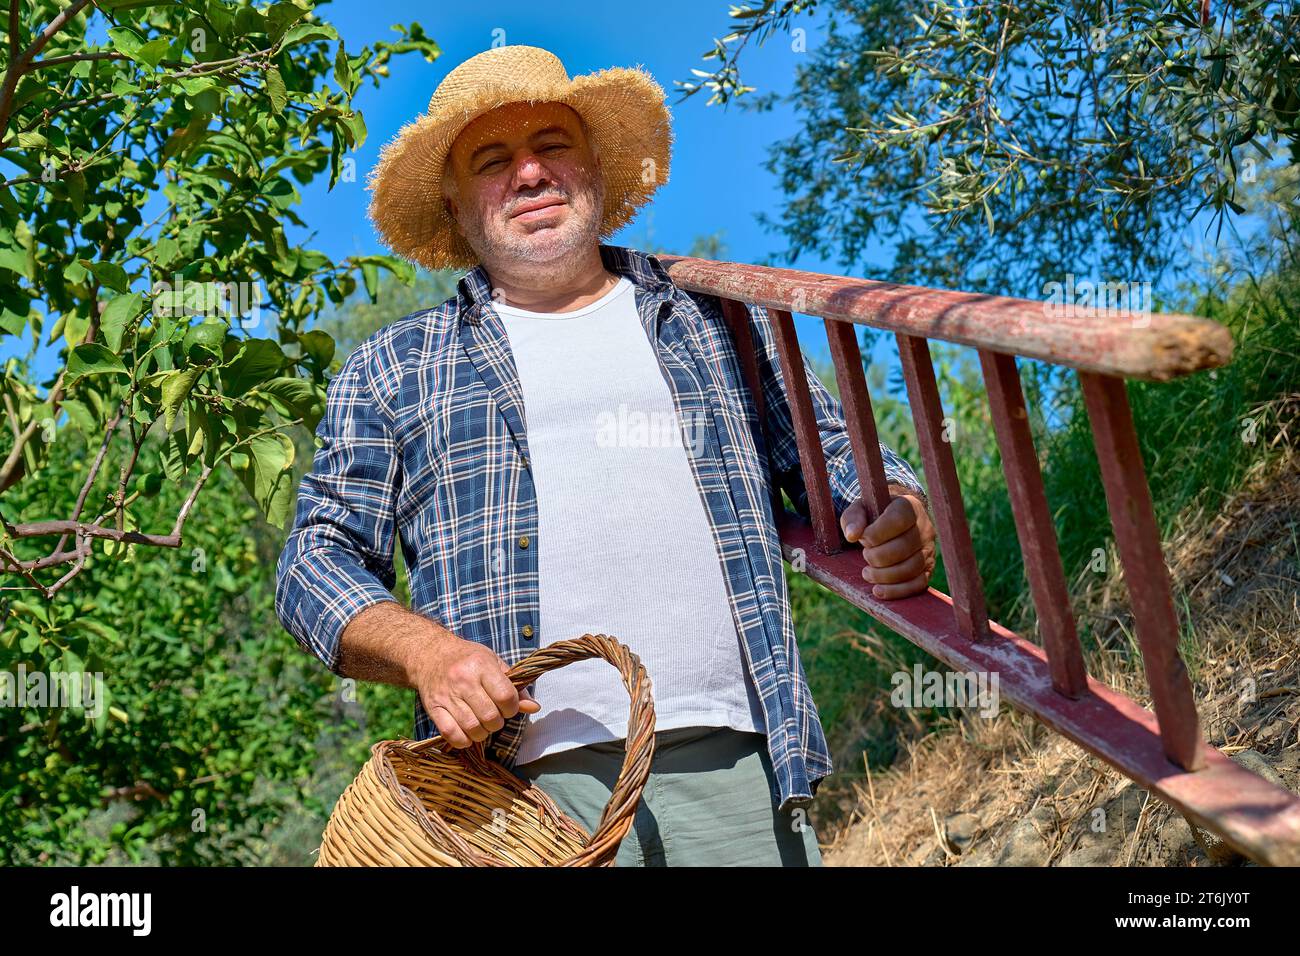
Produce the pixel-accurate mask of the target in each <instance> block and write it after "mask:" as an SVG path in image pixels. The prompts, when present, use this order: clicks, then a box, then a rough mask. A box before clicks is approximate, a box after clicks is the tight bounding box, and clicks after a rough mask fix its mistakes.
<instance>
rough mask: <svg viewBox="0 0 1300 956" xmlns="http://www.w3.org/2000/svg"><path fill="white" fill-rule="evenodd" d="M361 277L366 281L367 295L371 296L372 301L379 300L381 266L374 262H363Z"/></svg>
mask: <svg viewBox="0 0 1300 956" xmlns="http://www.w3.org/2000/svg"><path fill="white" fill-rule="evenodd" d="M361 278H362V279H364V280H365V283H366V295H368V296H370V301H371V302H376V303H377V302H378V301H379V266H377V265H375V264H374V263H373V262H363V263H362V264H361Z"/></svg>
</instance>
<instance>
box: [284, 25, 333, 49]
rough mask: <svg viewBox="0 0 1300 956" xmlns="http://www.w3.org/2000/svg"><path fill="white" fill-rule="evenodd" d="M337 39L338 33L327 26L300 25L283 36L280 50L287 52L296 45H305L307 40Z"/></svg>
mask: <svg viewBox="0 0 1300 956" xmlns="http://www.w3.org/2000/svg"><path fill="white" fill-rule="evenodd" d="M338 38H339V35H338V32H337V31H336V30H335V29H334V28H333V27H332V26H329V25H328V24H324V23H300V24H298V25H297V26H296V27H294V28H293V29H292V30H290V31H289V32H288V33H286V34H285V35H284V42H283V43H282V44H281V48H282V49H286V50H287V49H288V48H289V47H291V46H293V45H295V44H297V43H306V42H307V41H308V40H337V39H338Z"/></svg>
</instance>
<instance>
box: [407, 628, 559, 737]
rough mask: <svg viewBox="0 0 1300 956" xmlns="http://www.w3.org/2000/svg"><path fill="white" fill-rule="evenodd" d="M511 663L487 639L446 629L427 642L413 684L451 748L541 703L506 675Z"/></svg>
mask: <svg viewBox="0 0 1300 956" xmlns="http://www.w3.org/2000/svg"><path fill="white" fill-rule="evenodd" d="M508 670H510V666H509V665H508V664H506V662H505V661H503V660H502V659H501V658H500V657H499V656H497V654H496V653H495V652H494V651H493V650H492V649H491V648H490V647H487V646H486V645H483V644H479V643H477V642H475V641H467V640H465V639H464V638H462V637H457V636H456V635H454V634H452V633H451V632H450V631H444V632H443V636H442V637H440V638H439V639H438V640H436V641H432V642H430V643H429V644H428V645H426V650H425V652H424V653H422V654H421V655H420V659H419V661H418V663H417V664H416V667H415V672H414V675H413V676H414V684H415V686H416V689H417V690H418V691H419V693H420V699H421V701H423V702H424V709H425V711H426V712H427V713H428V714H429V717H430V718H431V719H432V720H433V722H434V724H435V725H437V728H438V732H439V733H440V734H442V736H443V737H445V738H446V739H447V742H448V743H449V744H451V745H452V746H453V747H456V748H463V747H468V746H470V745H471V744H472V743H476V742H478V741H480V740H487V738H488V737H489V736H491V735H492V734H493V733H495V732H496V731H498V730H500V729H501V728H502V727H503V726H505V722H506V718H508V717H513V716H515V715H516V714H518V713H520V712H522V713H526V714H535V713H537V712H538V711H539V710H541V709H542V705H541V704H539V703H538V702H537V701H536V700H534V699H533V697H532V695H531V694H529V693H528V691H527V690H523V691H516V690H515V685H514V684H513V683H511V681H510V679H509V678H508V677H506V676H505V675H506V671H508Z"/></svg>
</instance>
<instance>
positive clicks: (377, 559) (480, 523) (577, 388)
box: [277, 47, 934, 865]
mask: <svg viewBox="0 0 1300 956" xmlns="http://www.w3.org/2000/svg"><path fill="white" fill-rule="evenodd" d="M663 99H664V93H663V90H662V89H661V88H660V87H659V86H658V85H657V84H655V83H654V82H653V80H651V79H650V78H649V77H648V76H647V75H646V74H644V73H642V72H641V71H639V70H628V69H612V70H606V71H602V72H600V73H596V74H592V75H589V76H584V77H579V78H577V79H576V80H573V81H570V80H569V78H568V75H567V73H566V72H565V70H564V68H563V66H562V65H561V64H560V61H559V60H558V59H556V58H555V57H554V56H553V55H551V54H550V53H547V52H546V51H543V50H539V49H537V48H534V47H501V48H497V49H493V50H490V51H488V52H486V53H482V54H479V55H478V56H476V57H473V58H471V59H470V60H468V61H466V62H465V63H463V64H461V65H460V66H458V67H457V68H456V69H455V70H453V71H452V73H451V74H450V75H448V77H447V78H446V79H445V80H444V81H443V82H442V84H441V85H440V86H439V88H438V90H437V92H435V94H434V97H433V100H432V102H431V103H430V106H429V112H428V115H426V116H425V117H422V118H421V119H420V120H419V121H417V122H416V123H413V124H411V125H409V126H407V127H406V128H405V129H404V130H403V131H402V133H401V134H400V135H399V136H398V137H397V139H395V140H394V142H393V143H391V144H389V145H388V146H387V147H385V149H384V151H383V155H382V157H381V161H380V163H379V165H378V166H377V167H376V169H375V171H374V173H373V175H372V188H373V190H374V197H373V200H372V205H371V217H372V219H373V220H374V221H375V223H376V226H377V227H378V230H379V232H380V235H381V236H382V237H383V239H384V241H385V243H386V244H387V245H389V247H390V248H392V249H393V250H394V251H395V252H397V253H398V254H400V255H403V256H406V257H407V258H409V259H410V260H411V261H413V262H416V263H419V264H421V265H424V266H426V267H428V268H431V269H442V268H448V267H458V268H461V267H471V266H472V267H473V268H472V269H471V270H470V271H469V272H468V273H467V274H466V275H465V276H464V277H463V278H462V279H461V280H460V283H459V286H458V294H457V295H456V296H455V297H453V298H451V299H449V300H447V301H446V302H444V303H442V305H440V306H438V307H437V308H434V309H430V310H428V311H425V312H420V313H416V314H414V315H410V316H406V317H405V318H402V319H399V320H397V321H395V322H393V323H392V324H391V325H389V326H387V327H385V328H384V329H382V330H380V331H379V332H378V333H376V334H375V335H374V336H372V337H371V338H370V339H368V340H367V341H366V342H365V343H363V344H362V345H361V346H360V347H359V348H357V350H356V351H355V352H354V353H353V354H352V355H351V356H350V357H349V358H348V360H347V361H346V362H345V363H344V365H343V368H342V369H341V370H340V372H339V374H338V376H337V377H336V378H335V379H334V381H333V382H332V383H331V386H330V390H329V399H328V405H327V409H326V412H325V415H324V417H323V419H322V421H321V424H320V428H319V430H318V436H319V439H320V442H321V446H320V449H319V451H318V452H317V454H316V458H315V461H314V463H313V470H312V472H311V474H309V475H308V476H307V477H306V478H304V480H303V483H302V487H301V490H300V494H299V501H298V509H297V520H296V524H295V527H294V529H293V532H292V533H291V535H290V536H289V539H288V543H287V544H286V546H285V549H284V553H283V554H282V556H281V558H280V563H279V586H278V590H277V610H278V612H279V615H280V618H281V620H282V621H283V623H284V625H285V627H286V628H287V629H288V630H289V631H290V632H292V633H293V634H294V636H295V637H296V638H297V640H298V641H299V642H300V643H301V644H302V645H303V646H304V647H305V648H308V649H310V650H311V651H313V652H314V653H316V654H317V655H318V656H320V658H321V659H322V660H323V661H324V662H325V663H326V665H327V666H328V667H329V668H330V669H331V670H332V671H333V672H335V673H337V674H340V675H347V676H351V677H354V678H357V679H360V680H372V681H383V682H386V683H391V684H396V685H398V686H403V687H410V688H414V689H415V690H417V691H418V694H417V704H416V728H415V736H416V738H418V739H423V738H427V737H431V736H433V735H435V734H441V735H442V736H443V737H445V738H446V740H447V742H448V743H449V745H451V746H453V747H468V746H470V745H471V744H472V743H474V742H479V741H488V744H487V745H486V746H487V748H488V753H489V754H490V755H492V756H494V757H495V758H496V759H498V760H500V761H501V762H503V763H504V764H505V765H506V766H508V767H511V768H512V769H513V771H514V772H515V773H516V774H517V775H519V776H520V777H522V778H523V779H527V780H532V781H535V782H536V783H537V784H538V785H539V786H541V787H542V789H543V790H545V791H546V792H547V793H548V794H550V795H551V796H552V797H553V798H554V799H555V800H556V802H557V803H558V804H559V806H560V807H561V809H563V810H565V812H567V813H569V814H570V815H571V816H573V817H574V818H575V819H577V820H579V821H580V822H581V823H582V824H583V825H584V826H586V827H587V829H588V830H589V831H591V830H594V829H595V827H596V824H597V822H598V820H599V818H600V814H601V812H602V810H603V808H604V804H605V802H606V801H607V800H608V798H609V794H610V790H611V787H612V785H613V782H614V779H615V777H616V776H617V773H618V769H619V766H620V765H621V763H622V758H623V750H624V746H625V738H626V735H627V716H628V709H629V701H628V697H627V693H626V691H625V690H624V689H623V688H622V685H621V683H620V682H619V679H618V675H617V673H616V672H615V671H614V670H613V669H612V668H610V667H609V665H608V664H607V663H605V662H603V661H599V660H586V661H581V662H578V663H575V664H571V665H569V666H567V667H563V668H559V669H556V670H553V671H550V672H548V673H547V674H545V675H543V676H542V677H541V678H539V679H538V681H537V682H536V683H535V684H534V685H533V686H532V687H530V688H528V689H526V690H525V691H524V692H522V693H517V692H516V690H515V688H514V686H513V685H512V684H511V682H510V681H509V680H508V679H507V678H506V677H505V676H504V675H505V672H506V671H507V670H508V669H509V667H510V666H511V665H513V664H515V663H517V662H518V661H520V660H522V659H523V658H525V657H527V656H528V655H529V654H530V653H532V652H533V651H534V650H536V649H537V648H538V647H542V646H546V645H547V644H550V643H553V642H555V641H559V640H565V639H568V638H573V637H579V636H581V635H582V634H584V633H605V634H609V635H611V636H613V637H615V638H617V639H618V640H620V641H621V642H623V643H625V644H626V645H627V646H629V647H630V648H631V649H632V650H633V651H634V652H636V653H637V654H638V655H639V657H640V658H641V661H642V663H643V664H644V665H645V667H646V670H647V673H648V674H649V676H650V679H651V682H652V685H653V694H654V698H653V699H654V704H655V711H656V729H657V732H658V733H657V737H656V750H655V756H654V761H653V764H652V768H651V774H650V778H649V781H648V782H647V785H646V787H645V790H644V791H643V794H642V802H641V805H640V807H639V808H638V811H637V816H636V819H635V823H634V828H633V830H632V831H630V832H629V834H628V837H627V838H626V839H625V840H624V841H623V844H622V845H621V846H620V849H619V853H618V857H617V861H616V862H617V863H618V864H619V865H679V864H680V865H690V864H773V865H818V864H820V859H821V858H820V853H819V851H818V847H817V840H816V836H815V834H814V832H813V829H812V827H811V825H810V824H809V823H808V821H807V819H806V811H805V810H804V808H805V807H806V805H807V804H808V803H809V802H811V799H812V796H813V792H814V790H815V788H816V786H817V784H818V782H819V781H820V780H821V779H822V778H823V777H824V776H825V775H826V774H827V773H829V772H830V770H831V763H830V758H829V755H828V753H827V750H826V742H825V737H824V734H823V731H822V728H821V725H820V722H819V719H818V715H817V710H816V706H815V704H814V703H813V701H812V698H811V696H810V694H809V691H808V685H807V681H806V678H805V675H804V672H803V667H802V664H801V663H800V661H799V656H798V648H797V646H796V644H795V640H794V631H793V626H792V622H791V620H790V609H789V601H788V598H787V594H786V587H785V578H784V573H783V567H782V563H781V551H780V545H779V541H778V539H777V535H776V530H775V526H774V524H773V517H772V510H771V501H770V495H771V489H772V484H771V480H772V478H773V477H775V478H776V480H777V481H778V482H779V483H780V486H781V487H783V488H785V490H786V491H787V492H788V493H789V494H790V496H791V498H792V500H794V501H795V502H796V505H797V507H798V508H799V509H800V510H801V511H802V512H803V513H804V514H806V513H807V493H806V489H805V488H804V487H803V481H802V476H801V474H800V472H799V464H798V453H797V450H796V447H795V442H794V434H793V426H792V423H791V419H790V411H789V406H788V403H787V401H786V396H785V393H784V390H783V387H782V384H781V380H780V376H779V368H778V366H777V360H776V351H775V346H774V343H773V340H772V331H771V326H770V323H769V321H768V318H767V315H766V311H765V310H764V309H762V308H760V307H751V308H750V310H749V311H750V317H751V320H752V323H753V329H754V333H755V335H754V338H755V341H756V342H758V343H761V345H762V354H761V355H760V356H759V365H760V374H761V379H762V388H763V391H764V397H765V400H766V403H767V410H768V411H767V416H768V422H767V428H766V429H759V428H758V422H757V416H756V414H755V413H754V411H753V407H754V402H753V397H752V396H751V395H750V394H749V391H748V389H747V387H746V386H745V384H744V381H743V378H742V373H741V365H740V361H739V358H738V356H737V354H736V352H735V348H734V345H733V343H732V342H731V340H730V338H729V336H728V332H727V328H726V325H725V322H724V321H723V318H722V314H721V309H720V303H719V301H718V300H717V298H716V297H709V296H699V295H691V294H688V293H686V292H683V291H682V290H680V289H678V288H677V287H676V286H675V285H673V283H672V281H671V280H670V279H669V278H668V276H667V273H666V271H665V270H664V268H663V266H662V265H661V264H660V263H659V261H658V260H657V259H656V258H654V257H653V256H646V255H643V254H641V253H638V252H635V251H634V250H630V249H624V248H620V247H617V246H610V245H604V244H602V243H601V241H600V239H601V237H602V236H605V235H609V234H610V233H612V232H613V231H614V230H615V229H617V228H619V227H620V226H621V225H623V224H624V223H626V222H627V221H628V220H629V219H630V218H631V216H632V215H633V214H634V212H635V211H636V209H637V208H639V207H640V206H641V205H644V203H645V202H647V201H648V199H649V197H650V195H651V194H652V193H653V192H654V190H655V189H657V188H658V186H659V185H660V184H661V183H662V182H663V181H665V180H666V178H667V174H668V159H669V156H668V153H669V144H670V141H671V133H670V127H669V117H668V113H667V110H666V108H665V106H664V103H663ZM805 367H806V368H807V366H806V365H805ZM808 371H809V376H808V377H809V383H810V386H811V389H812V393H813V399H814V407H815V410H816V412H817V417H818V420H819V423H820V426H821V427H820V433H821V436H822V440H823V445H824V446H825V449H826V453H827V467H828V471H829V473H830V476H831V482H832V492H833V495H834V499H835V502H836V508H837V512H838V513H839V514H840V516H841V525H842V528H843V530H844V532H845V536H846V538H847V539H848V540H850V541H855V542H861V543H862V544H863V554H864V556H865V564H864V568H863V576H864V578H866V579H867V580H869V581H871V582H873V583H875V584H876V591H877V594H878V595H879V596H880V597H883V598H899V597H905V596H907V595H909V594H914V593H917V592H919V591H922V590H924V589H925V587H926V582H927V581H928V578H929V575H930V573H931V571H932V570H933V567H934V528H933V525H932V524H931V522H930V519H929V516H928V514H927V512H926V503H925V494H924V491H923V490H922V489H921V486H920V484H919V482H918V481H917V479H916V476H915V475H914V474H913V472H912V470H911V468H909V467H908V465H907V463H906V462H904V461H902V460H901V459H899V458H898V457H897V456H895V455H894V454H893V453H892V452H890V451H889V450H888V449H884V448H883V446H882V451H883V453H884V456H885V460H886V463H887V468H888V471H889V478H890V480H891V489H892V491H893V493H894V494H895V495H896V496H897V497H895V498H894V500H893V501H892V502H891V504H890V506H889V507H888V509H887V510H885V511H884V512H883V513H882V514H881V516H880V517H879V518H878V519H877V520H876V521H875V522H874V523H872V524H871V525H870V526H869V527H868V526H867V512H866V509H865V508H864V506H863V505H862V503H861V502H860V501H859V500H858V498H859V495H860V488H859V485H858V482H857V476H856V474H855V473H854V470H853V461H852V455H851V451H850V447H849V441H848V437H847V435H846V434H845V431H844V422H843V418H842V416H841V414H840V408H839V406H838V404H837V403H836V402H835V400H834V398H833V397H832V396H831V395H830V394H829V393H828V392H827V391H826V389H825V388H824V386H822V384H821V383H820V382H819V381H818V380H817V378H816V376H815V375H813V374H812V372H811V369H809V370H808ZM654 421H660V422H662V421H667V422H669V423H670V424H671V426H672V427H671V428H669V429H667V430H662V429H661V430H658V431H657V432H656V430H655V429H652V428H648V427H641V426H642V425H644V424H645V423H647V422H654ZM630 423H635V424H630ZM656 436H657V437H656ZM666 437H667V438H673V439H675V440H663V439H664V438H666ZM395 535H400V539H401V545H402V549H403V556H404V558H405V562H406V567H407V569H408V573H409V578H410V589H411V603H412V610H409V611H408V610H406V609H405V608H403V607H402V606H401V605H399V604H398V603H396V602H395V600H394V599H393V597H392V594H391V592H390V589H391V588H392V587H393V585H394V581H395V577H394V571H393V555H394V550H395V540H396V539H395ZM535 715H536V719H534V716H535Z"/></svg>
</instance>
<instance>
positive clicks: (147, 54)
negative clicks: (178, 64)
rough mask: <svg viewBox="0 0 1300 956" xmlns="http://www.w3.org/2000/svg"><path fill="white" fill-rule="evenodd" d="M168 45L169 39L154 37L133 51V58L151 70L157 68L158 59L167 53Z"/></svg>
mask: <svg viewBox="0 0 1300 956" xmlns="http://www.w3.org/2000/svg"><path fill="white" fill-rule="evenodd" d="M169 46H171V41H170V40H168V39H167V38H166V37H155V38H154V39H152V40H150V41H149V42H148V43H146V44H145V45H144V46H142V47H140V49H138V50H136V51H135V56H134V59H135V60H137V61H138V62H140V63H143V64H144V65H145V66H147V67H148V68H149V69H151V70H154V69H157V68H158V63H159V61H161V60H162V58H163V57H164V56H166V55H167V48H168V47H169Z"/></svg>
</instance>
